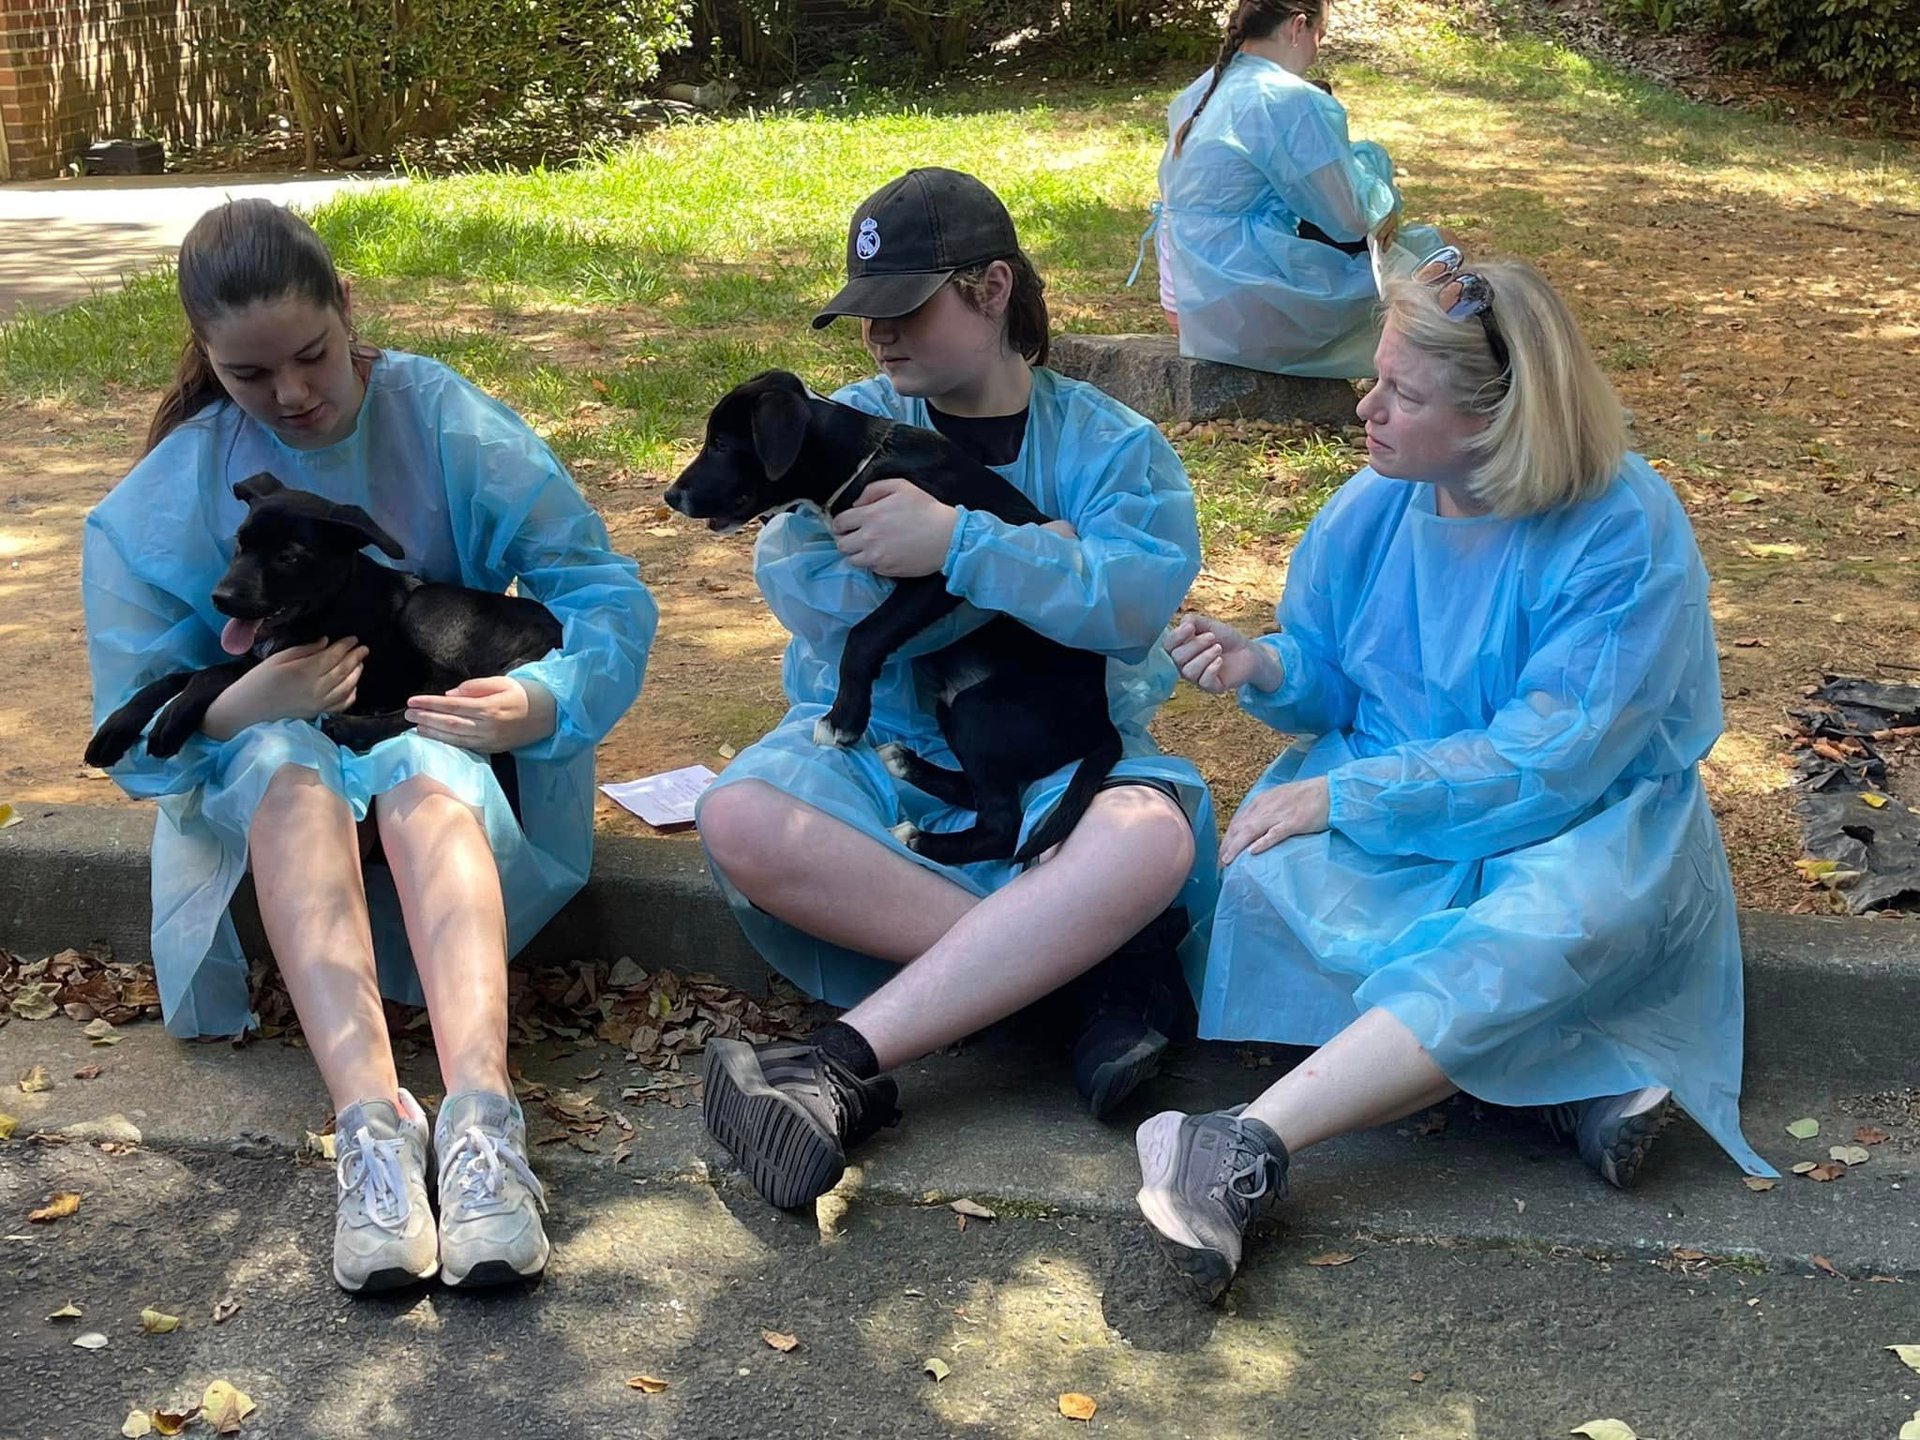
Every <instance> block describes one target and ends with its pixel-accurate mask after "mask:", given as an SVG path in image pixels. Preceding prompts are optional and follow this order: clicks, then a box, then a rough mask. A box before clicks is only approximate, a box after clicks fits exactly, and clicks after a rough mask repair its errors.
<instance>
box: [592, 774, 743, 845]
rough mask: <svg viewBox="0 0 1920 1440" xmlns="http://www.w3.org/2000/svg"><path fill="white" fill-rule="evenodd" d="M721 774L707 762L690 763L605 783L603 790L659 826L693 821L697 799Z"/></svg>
mask: <svg viewBox="0 0 1920 1440" xmlns="http://www.w3.org/2000/svg"><path fill="white" fill-rule="evenodd" d="M719 778H720V777H719V776H718V775H716V774H714V773H713V771H711V770H709V769H708V768H707V767H706V766H704V765H689V766H687V767H685V768H684V769H681V770H668V771H666V772H665V773H664V774H660V775H646V776H643V777H641V778H640V779H638V780H622V781H620V782H618V783H617V784H613V785H602V786H601V787H600V790H601V793H602V794H604V795H605V796H606V797H607V798H608V799H609V800H611V801H613V802H614V804H616V805H620V806H623V807H624V808H626V809H628V810H631V811H632V812H633V813H634V814H636V815H638V816H639V817H640V818H641V819H642V820H644V821H646V822H647V823H648V824H649V825H652V826H653V827H654V828H656V829H661V830H664V829H667V828H668V827H670V826H674V825H691V824H692V823H693V807H694V802H695V801H697V800H699V798H700V795H701V792H702V791H704V790H705V789H706V788H707V786H709V785H711V784H712V783H713V782H714V781H715V780H718V779H719Z"/></svg>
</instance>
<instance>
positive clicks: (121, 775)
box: [80, 513, 225, 800]
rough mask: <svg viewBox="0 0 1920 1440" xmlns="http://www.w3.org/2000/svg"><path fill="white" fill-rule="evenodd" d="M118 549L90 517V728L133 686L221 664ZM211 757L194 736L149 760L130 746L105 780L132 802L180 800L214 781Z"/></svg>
mask: <svg viewBox="0 0 1920 1440" xmlns="http://www.w3.org/2000/svg"><path fill="white" fill-rule="evenodd" d="M123 543H124V540H123V537H121V536H119V535H118V534H116V533H115V531H114V530H113V528H112V527H111V526H110V525H109V524H108V523H106V522H105V521H103V520H102V519H101V518H100V516H99V515H98V514H97V513H96V514H94V515H90V516H88V517H87V523H86V529H85V534H84V536H83V537H82V541H81V558H80V575H81V595H82V604H83V606H84V608H85V614H86V627H87V666H88V669H89V670H90V671H91V672H92V679H93V723H94V726H95V728H98V727H99V725H100V722H101V721H103V720H105V719H106V718H107V716H109V715H110V714H112V713H113V712H114V711H115V710H117V709H119V708H120V707H121V706H122V705H124V704H125V703H126V702H127V701H128V700H129V699H131V698H132V697H133V693H134V692H135V691H136V690H138V689H140V687H141V686H143V685H146V684H148V683H149V682H151V681H154V680H158V679H159V678H160V677H161V676H162V675H166V674H169V673H171V672H172V671H175V670H194V669H200V668H202V667H203V666H207V665H212V664H215V663H217V662H218V661H220V660H221V659H223V658H225V657H224V656H223V655H222V654H221V653H220V647H219V642H218V638H217V637H216V636H214V635H213V633H212V632H211V631H210V630H208V628H207V624H206V622H205V621H204V620H202V619H201V618H200V616H199V615H198V614H197V613H196V612H195V611H194V608H193V607H192V606H191V605H189V604H188V603H187V602H186V601H185V600H184V599H182V598H181V597H180V596H178V595H176V594H174V593H172V592H171V591H170V590H168V589H165V588H163V587H162V586H160V585H158V584H155V583H154V582H153V581H151V580H148V579H145V578H143V577H142V576H141V575H140V574H139V573H138V572H137V571H136V570H135V568H134V566H133V565H132V564H130V563H129V562H128V559H127V557H126V555H125V554H124V553H123V551H122V545H123ZM208 588H209V589H211V582H209V585H208ZM218 749H219V747H218V745H217V744H216V743H215V742H214V741H212V740H210V739H208V738H207V737H206V736H204V735H194V736H192V737H190V738H189V739H188V741H187V743H186V745H185V746H184V747H183V748H182V749H181V751H180V753H179V754H177V755H174V756H172V757H170V758H168V759H165V760H157V759H155V758H154V757H153V756H151V755H149V754H148V753H147V747H146V746H145V745H144V744H136V745H135V746H134V747H133V748H132V749H131V750H129V751H128V752H127V754H126V756H125V757H124V758H123V759H122V760H120V762H119V763H118V764H116V765H115V766H114V767H113V769H112V770H111V771H110V772H109V773H110V774H111V775H112V776H113V778H114V780H115V781H116V782H117V783H118V784H119V786H120V788H121V789H122V790H124V791H126V792H127V794H129V795H131V796H133V797H134V798H135V799H137V800H151V799H153V798H155V797H157V796H161V795H181V794H185V793H186V792H187V791H189V790H194V789H197V788H198V787H200V786H202V785H204V784H206V783H207V781H209V780H211V779H212V778H213V777H214V774H215V771H216V769H217V768H218V767H217V758H216V757H217V752H218Z"/></svg>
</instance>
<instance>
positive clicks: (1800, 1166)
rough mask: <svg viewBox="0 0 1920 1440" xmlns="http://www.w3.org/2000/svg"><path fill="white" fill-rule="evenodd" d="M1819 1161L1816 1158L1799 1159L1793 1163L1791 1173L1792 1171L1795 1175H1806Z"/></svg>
mask: <svg viewBox="0 0 1920 1440" xmlns="http://www.w3.org/2000/svg"><path fill="white" fill-rule="evenodd" d="M1819 1163H1820V1162H1819V1161H1818V1160H1801V1161H1797V1162H1796V1163H1795V1164H1794V1167H1793V1173H1794V1174H1796V1175H1808V1174H1811V1173H1812V1172H1813V1169H1814V1167H1815V1166H1817V1165H1818V1164H1819Z"/></svg>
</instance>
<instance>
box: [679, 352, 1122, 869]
mask: <svg viewBox="0 0 1920 1440" xmlns="http://www.w3.org/2000/svg"><path fill="white" fill-rule="evenodd" d="M895 477H897V478H901V479H905V480H908V481H911V482H912V483H913V484H915V485H917V486H919V487H920V488H921V489H922V490H925V491H926V492H927V493H928V494H929V495H932V496H933V497H935V498H936V499H938V500H943V501H945V502H946V503H947V504H949V505H964V506H966V507H967V508H968V509H969V510H980V511H984V512H986V513H987V514H990V515H996V516H998V517H999V518H1000V519H1002V520H1005V521H1008V522H1009V523H1011V524H1015V525H1044V524H1045V523H1046V522H1047V521H1048V520H1049V519H1050V518H1052V517H1050V516H1048V515H1046V514H1044V513H1042V512H1041V511H1040V510H1039V509H1038V508H1037V507H1036V506H1035V505H1034V504H1033V502H1032V501H1031V500H1029V499H1027V497H1026V496H1025V495H1023V494H1022V493H1021V492H1020V490H1019V489H1018V488H1017V487H1016V486H1014V485H1013V484H1011V483H1010V482H1009V481H1008V480H1007V479H1006V478H1005V477H1004V476H1002V475H1000V474H998V473H997V472H995V471H993V470H991V469H989V468H988V467H987V466H985V465H983V464H981V463H979V462H978V461H976V460H974V459H972V458H970V457H969V456H968V455H967V454H966V453H965V452H964V451H962V450H961V449H960V448H959V447H958V446H956V445H955V444H954V443H953V442H952V441H950V440H948V439H947V438H946V436H944V435H942V434H940V433H939V432H938V431H935V430H928V429H923V428H921V427H919V426H914V425H902V424H899V423H897V422H895V421H891V420H886V419H882V418H880V417H877V416H873V415H869V414H867V413H865V412H864V411H861V410H856V409H854V408H853V407H852V406H851V405H840V404H836V403H835V402H833V401H831V400H828V399H825V398H824V397H822V396H820V395H816V394H815V393H814V392H813V391H811V390H809V389H808V388H807V387H806V385H805V384H803V383H802V382H801V381H800V379H799V377H797V376H795V375H792V374H789V373H788V372H786V371H784V370H769V371H767V372H766V373H765V374H763V375H756V376H755V377H754V378H753V379H751V380H749V381H747V382H746V383H745V384H743V385H740V386H737V387H735V388H734V389H733V390H730V391H729V392H728V393H727V394H726V395H725V396H723V397H722V398H721V400H720V403H719V404H718V405H716V406H714V407H713V412H712V414H710V415H709V416H708V417H707V440H706V444H705V445H704V446H702V447H701V450H700V453H699V454H698V455H696V456H695V457H694V459H693V462H692V463H691V464H689V465H688V466H687V468H686V469H685V470H684V471H682V472H681V475H680V478H679V479H678V480H676V481H675V482H674V483H673V486H672V488H671V489H669V490H668V491H667V497H666V498H667V504H669V505H671V506H672V507H673V508H674V509H676V510H678V511H679V512H680V513H681V514H682V515H686V516H688V517H690V518H692V519H695V520H704V521H706V522H707V526H708V528H709V529H712V530H719V531H728V530H737V529H738V528H740V527H741V526H742V525H745V524H746V523H747V522H749V521H751V520H755V519H759V518H762V517H764V516H767V515H771V514H774V513H776V512H778V511H782V510H791V509H793V508H795V507H796V506H801V505H812V506H817V507H818V508H819V509H821V510H823V511H825V512H826V513H827V514H828V515H838V514H839V513H841V511H843V510H845V509H846V508H847V507H848V506H850V505H852V504H853V503H854V502H855V501H857V500H858V499H859V498H860V495H861V493H862V492H863V491H864V490H865V489H866V487H867V485H868V484H869V483H870V482H872V481H874V480H879V479H887V478H895ZM960 604H961V601H960V599H959V597H957V596H955V595H952V594H949V593H948V591H947V582H946V577H945V576H943V575H938V574H935V575H923V576H916V577H913V578H911V579H903V580H896V581H894V582H893V590H892V592H891V593H890V594H889V595H888V596H887V597H886V598H885V599H884V600H882V601H881V602H880V604H879V605H878V606H877V607H875V609H874V611H873V613H872V614H870V615H868V616H866V617H865V618H864V619H862V620H860V621H859V622H858V623H857V624H855V625H854V626H853V628H852V629H851V630H849V631H848V632H847V641H846V648H845V649H844V650H843V651H842V652H841V655H840V684H839V688H838V690H837V691H836V692H835V694H834V697H833V705H832V707H831V708H830V709H829V710H828V711H827V713H826V715H825V716H824V717H822V718H821V719H820V721H819V722H818V723H817V724H816V726H815V729H814V740H815V741H816V742H817V743H819V744H822V745H838V746H849V745H852V744H854V743H855V742H856V741H858V740H859V739H860V737H861V736H862V735H864V734H865V733H866V730H867V724H868V722H869V721H870V720H871V719H872V717H873V686H874V683H875V681H877V680H878V679H879V676H880V671H881V668H882V667H883V666H884V665H885V664H886V661H887V658H888V657H889V656H890V655H892V654H893V653H894V651H896V650H897V649H899V648H900V646H901V645H903V644H905V643H906V642H907V641H908V640H910V639H911V638H912V637H913V636H915V635H917V634H919V633H920V632H921V631H922V630H924V629H926V628H927V626H929V625H931V624H933V623H934V621H936V620H938V619H940V618H941V617H942V616H944V615H947V614H950V613H951V612H953V611H954V610H956V609H958V608H959V606H960ZM914 666H915V671H916V676H917V679H918V680H919V682H920V684H921V685H922V686H923V687H924V688H925V689H926V691H927V692H928V693H930V694H932V695H934V696H935V697H937V698H936V702H935V706H934V718H935V719H936V721H937V722H938V723H939V726H940V733H941V734H942V735H944V736H945V737H946V740H947V745H948V746H949V748H951V749H952V751H953V754H954V758H955V759H957V760H958V761H959V762H960V768H959V770H948V769H945V768H943V767H941V766H938V765H934V764H931V763H929V762H928V761H926V760H924V759H922V758H921V757H920V756H919V755H916V754H915V753H914V752H913V751H912V750H910V749H908V748H907V747H906V746H905V745H902V744H898V743H896V744H890V745H886V746H883V747H881V752H880V754H881V758H882V759H883V760H884V761H885V762H886V765H887V768H888V769H889V770H890V771H892V772H893V774H894V775H896V776H898V777H899V778H900V779H902V780H904V781H906V782H907V783H908V784H909V785H912V786H913V787H914V788H915V789H917V790H923V791H925V792H926V793H927V794H929V795H931V796H933V798H934V799H936V800H939V801H940V802H942V803H943V804H947V805H954V806H958V807H960V808H962V809H966V810H972V811H973V812H974V813H975V816H976V820H975V823H974V825H973V826H972V827H971V828H970V829H966V830H958V831H950V832H931V831H927V832H923V831H919V830H916V829H914V828H913V827H912V826H901V827H899V829H898V831H897V832H896V833H898V834H899V835H900V838H901V839H902V840H904V841H905V842H906V843H907V845H908V846H909V847H911V848H912V849H913V850H915V851H916V852H918V853H919V854H921V855H925V856H926V857H927V858H928V859H931V860H936V861H939V862H940V863H941V864H945V865H964V864H967V863H969V862H971V861H975V860H1004V859H1007V858H1008V857H1012V858H1013V859H1015V860H1019V861H1022V862H1024V861H1028V860H1031V859H1033V857H1034V856H1036V855H1039V854H1041V853H1042V852H1043V851H1045V850H1048V849H1050V848H1051V847H1052V846H1054V845H1056V844H1058V843H1059V842H1060V841H1062V840H1064V839H1066V837H1067V836H1068V835H1069V834H1071V833H1072V831H1073V827H1074V826H1075V825H1076V824H1078V823H1079V820H1080V817H1081V816H1082V815H1084V814H1085V813H1086V810H1087V807H1088V806H1089V805H1090V804H1092V803H1093V797H1094V796H1095V795H1096V794H1098V793H1099V790H1100V787H1101V785H1102V784H1103V783H1104V782H1105V781H1106V778H1107V775H1108V774H1109V772H1111V771H1112V769H1113V767H1114V765H1115V764H1116V763H1117V762H1118V761H1119V759H1120V753H1121V741H1120V732H1119V731H1118V730H1117V729H1115V728H1114V724H1113V717H1112V714H1111V713H1110V711H1109V710H1108V708H1107V659H1106V657H1105V656H1104V655H1099V654H1095V653H1094V652H1093V651H1090V650H1075V649H1073V648H1071V647H1069V646H1066V645H1062V644H1060V643H1059V642H1057V641H1054V640H1049V639H1048V638H1047V637H1046V636H1044V635H1040V634H1037V633H1036V632H1034V631H1032V630H1029V629H1028V628H1027V627H1026V626H1024V625H1022V624H1020V623H1019V622H1018V621H1017V620H1013V619H1010V618H1008V617H1007V616H1004V615H997V616H995V617H994V618H992V619H990V620H988V621H987V622H986V623H985V624H984V625H982V626H981V627H980V628H978V629H977V630H974V631H973V632H972V633H970V634H968V635H966V636H964V637H963V638H961V639H959V640H956V641H955V642H954V643H953V644H951V645H948V646H946V647H945V648H944V649H941V650H937V651H935V652H934V653H932V654H930V655H925V656H922V657H920V658H919V659H917V660H915V662H914ZM1073 761H1078V762H1079V769H1078V770H1076V771H1075V772H1074V776H1073V780H1072V782H1071V783H1070V784H1069V785H1068V787H1067V792H1066V794H1065V796H1064V797H1062V799H1061V801H1060V804H1059V805H1057V806H1056V807H1055V808H1054V810H1053V812H1052V813H1051V814H1050V815H1048V816H1047V818H1046V819H1045V820H1043V821H1042V822H1041V823H1040V824H1039V825H1038V826H1036V827H1035V829H1034V833H1033V834H1032V835H1031V836H1030V837H1029V838H1028V840H1027V843H1026V844H1025V845H1018V840H1019V835H1020V818H1021V812H1020V796H1021V792H1022V791H1023V790H1024V789H1025V787H1026V786H1028V785H1030V784H1032V783H1033V782H1034V781H1036V780H1039V779H1042V778H1044V777H1045V776H1048V775H1051V774H1052V773H1053V772H1054V771H1055V770H1058V769H1059V768H1060V767H1061V766H1063V765H1067V764H1069V763H1071V762H1073ZM1016 846H1017V849H1016Z"/></svg>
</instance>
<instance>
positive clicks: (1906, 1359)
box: [1875, 1276, 1920, 1370]
mask: <svg viewBox="0 0 1920 1440" xmlns="http://www.w3.org/2000/svg"><path fill="white" fill-rule="evenodd" d="M1875 1278H1876V1279H1877V1278H1879V1277H1877V1276H1876V1277H1875ZM1887 1349H1889V1350H1891V1351H1893V1353H1894V1354H1896V1355H1898V1356H1899V1357H1900V1359H1901V1361H1902V1362H1903V1363H1904V1364H1905V1365H1906V1367H1907V1368H1908V1369H1909V1370H1920V1345H1889V1346H1887Z"/></svg>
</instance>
